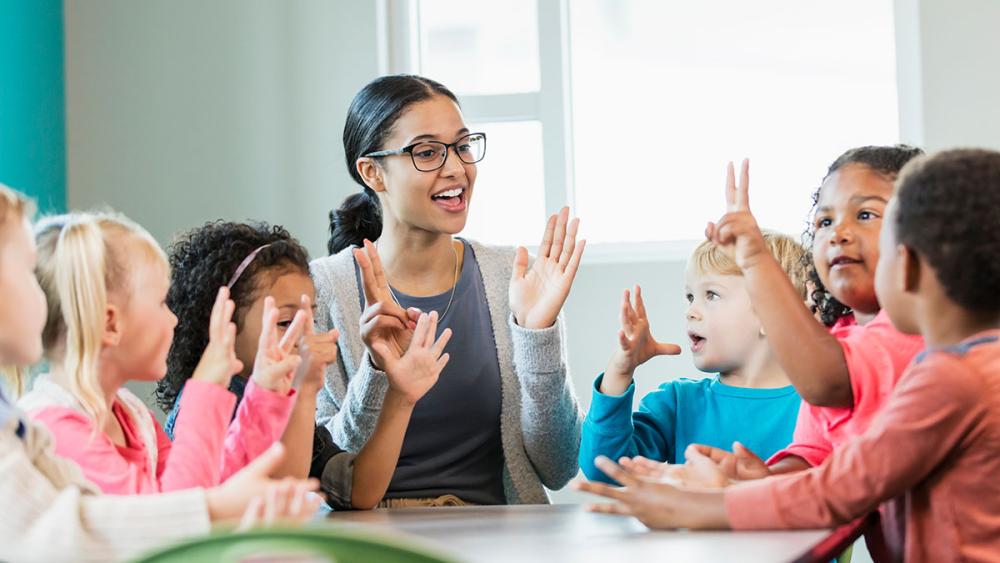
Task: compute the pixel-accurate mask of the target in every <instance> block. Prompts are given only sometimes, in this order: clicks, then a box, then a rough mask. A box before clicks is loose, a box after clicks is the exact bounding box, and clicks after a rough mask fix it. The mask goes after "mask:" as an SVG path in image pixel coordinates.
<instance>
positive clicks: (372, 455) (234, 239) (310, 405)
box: [157, 221, 450, 509]
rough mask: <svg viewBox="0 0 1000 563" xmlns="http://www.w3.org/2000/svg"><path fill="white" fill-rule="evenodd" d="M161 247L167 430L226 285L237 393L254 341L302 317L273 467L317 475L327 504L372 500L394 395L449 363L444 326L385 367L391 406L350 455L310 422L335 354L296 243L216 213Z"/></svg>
mask: <svg viewBox="0 0 1000 563" xmlns="http://www.w3.org/2000/svg"><path fill="white" fill-rule="evenodd" d="M169 256H170V265H171V268H172V272H173V279H172V283H171V287H170V292H169V293H168V295H167V304H168V306H169V307H170V308H171V310H173V311H174V313H175V314H176V315H177V317H178V324H177V328H176V330H175V336H174V342H173V345H172V346H171V348H170V353H169V355H168V359H167V376H166V377H165V378H164V379H163V380H161V381H160V383H159V386H158V388H157V400H158V402H159V404H160V406H161V407H162V408H163V409H164V410H165V411H169V413H170V414H169V417H168V421H167V428H168V431H169V430H170V429H171V428H172V426H173V424H174V423H175V421H176V420H177V416H178V413H179V411H180V409H179V405H180V401H178V400H177V398H178V396H179V395H180V390H181V388H182V387H183V386H184V383H185V381H187V379H188V378H190V377H191V374H192V373H193V370H194V366H195V365H196V364H197V357H198V355H199V354H200V353H201V350H203V349H204V347H205V345H206V343H207V334H206V332H205V330H204V329H203V327H202V325H203V324H204V317H205V316H206V314H207V309H206V303H207V302H208V301H209V300H210V298H211V295H210V293H211V288H212V287H215V286H218V285H226V286H228V287H229V288H230V291H231V296H232V299H233V301H234V302H235V304H236V306H235V309H236V311H235V314H234V315H233V321H234V323H235V324H236V356H237V357H238V358H239V360H240V361H241V362H242V363H243V366H244V367H243V370H242V371H241V372H240V373H238V374H237V375H236V376H234V377H233V379H232V383H231V385H230V390H231V391H233V392H234V393H236V395H237V396H238V397H242V398H243V399H244V400H251V393H252V390H253V388H254V387H255V386H256V383H255V380H254V377H253V372H252V367H253V366H254V365H255V363H257V361H258V359H259V354H260V352H258V343H259V342H261V341H263V340H266V339H268V338H270V339H273V340H277V339H281V340H286V339H287V337H286V334H287V331H292V330H294V328H293V325H294V324H295V323H296V320H295V319H296V317H297V316H304V319H305V320H304V321H303V322H304V325H305V327H304V332H305V334H304V335H303V337H302V339H301V341H298V342H286V344H287V345H288V346H293V347H294V346H297V347H298V348H299V349H300V350H302V351H303V355H304V357H307V358H308V360H307V361H306V363H305V365H303V366H301V369H300V370H299V372H300V373H299V375H298V377H297V381H296V387H297V390H296V391H294V392H293V394H294V395H295V397H294V401H293V403H294V406H291V413H290V415H289V416H287V417H286V419H287V420H288V423H287V426H284V425H281V426H280V427H277V428H272V429H271V430H272V431H273V432H275V434H274V436H273V439H278V438H279V437H280V440H281V441H282V443H283V444H284V445H285V448H286V450H287V452H288V455H287V456H286V458H285V462H284V465H283V466H282V467H281V470H280V472H281V473H283V474H286V475H292V476H296V477H304V476H306V475H307V474H308V475H310V476H313V477H316V478H318V479H320V483H321V489H322V490H323V492H324V493H325V496H326V498H327V501H328V503H329V504H330V505H331V506H333V507H335V508H360V509H367V508H372V507H374V506H375V504H376V503H378V501H379V500H381V498H382V495H383V494H384V493H385V490H386V487H388V485H389V479H390V478H391V477H392V473H393V470H394V469H395V466H396V460H397V459H398V457H399V450H400V448H401V445H402V441H403V435H404V434H405V432H406V427H407V425H408V423H409V418H410V411H409V409H407V408H405V407H404V406H403V405H405V404H406V403H407V401H405V400H401V398H403V397H416V398H419V397H420V396H422V395H423V394H424V393H425V392H426V391H427V390H428V389H430V387H431V386H432V385H433V384H434V383H435V381H436V380H437V376H438V374H439V373H440V370H441V368H442V367H443V366H444V363H446V362H447V354H445V355H443V356H442V354H441V351H443V348H444V343H445V342H447V339H448V337H449V336H450V333H447V334H443V335H442V336H441V338H440V339H439V340H438V341H437V342H434V340H433V338H431V339H427V338H425V339H424V340H422V341H421V342H420V343H418V345H417V346H412V347H411V348H410V350H409V351H408V352H407V354H406V355H405V356H404V358H403V361H402V362H401V363H400V365H399V366H398V369H395V370H393V372H392V373H390V374H389V383H390V391H389V393H388V395H387V400H388V401H389V402H390V403H391V404H394V405H399V408H388V409H385V410H383V412H382V416H381V417H380V419H379V421H378V424H377V428H376V430H375V435H374V437H373V439H372V440H371V441H370V442H369V443H368V444H367V445H366V446H365V447H364V448H362V449H361V450H360V451H359V452H358V453H357V455H354V454H352V453H348V452H345V451H344V450H343V449H341V448H340V447H338V446H337V445H336V444H335V443H334V442H333V440H332V439H331V437H330V434H329V432H328V431H327V430H326V429H325V428H323V427H317V426H316V425H315V421H314V416H315V412H316V396H317V393H318V392H319V390H320V388H321V387H322V386H323V374H324V372H325V370H326V367H327V366H328V365H329V364H333V363H335V362H336V361H337V347H336V343H337V336H338V331H337V330H330V331H327V332H320V333H316V332H315V331H314V330H313V320H312V313H313V305H312V303H313V301H314V300H315V295H316V290H315V288H314V286H313V282H312V279H311V278H310V276H309V257H308V253H307V252H306V250H305V249H304V248H303V247H302V245H301V244H299V242H298V241H297V240H295V239H294V238H293V237H292V236H291V235H290V234H289V233H288V231H287V230H285V229H284V228H282V227H280V226H270V225H267V224H266V223H233V222H223V221H217V222H212V223H208V224H206V225H204V226H202V227H200V228H196V229H193V230H191V231H188V232H185V233H182V234H181V235H180V236H178V238H177V239H176V240H175V241H174V243H173V244H172V245H171V247H170V250H169ZM265 311H267V312H269V313H270V315H271V316H272V318H273V321H274V323H273V324H274V326H275V327H276V331H275V334H271V335H269V334H268V331H267V330H265V329H266V326H267V324H268V323H267V322H265V323H264V326H263V327H262V324H261V319H262V318H264V319H265V320H266V319H267V317H266V315H265ZM416 322H417V324H418V325H419V326H418V327H417V330H418V331H420V330H423V331H424V332H425V333H426V332H430V333H432V334H433V332H434V330H435V329H436V318H432V317H431V316H429V315H424V316H423V318H422V319H418V320H417V321H416ZM304 350H308V352H305V351H304ZM393 397H397V400H393ZM263 410H264V412H261V409H254V408H249V409H240V410H239V411H238V412H237V413H236V415H235V416H236V417H237V419H239V418H240V417H241V416H246V417H255V416H268V413H267V412H266V408H265V409H263Z"/></svg>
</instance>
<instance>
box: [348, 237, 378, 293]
mask: <svg viewBox="0 0 1000 563" xmlns="http://www.w3.org/2000/svg"><path fill="white" fill-rule="evenodd" d="M365 242H368V241H367V240H366V241H365ZM366 248H367V247H366ZM354 261H355V262H357V263H358V269H360V270H361V289H362V290H363V291H364V294H365V305H372V304H374V303H378V301H379V299H378V284H377V283H376V282H375V274H374V273H373V272H372V261H371V260H369V259H368V253H367V252H365V250H364V249H361V248H355V249H354Z"/></svg>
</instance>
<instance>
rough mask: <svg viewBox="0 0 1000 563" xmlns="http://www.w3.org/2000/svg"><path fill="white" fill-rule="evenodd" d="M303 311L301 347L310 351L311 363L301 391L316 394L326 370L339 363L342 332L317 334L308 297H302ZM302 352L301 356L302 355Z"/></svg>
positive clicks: (309, 362) (302, 382)
mask: <svg viewBox="0 0 1000 563" xmlns="http://www.w3.org/2000/svg"><path fill="white" fill-rule="evenodd" d="M301 311H302V312H303V313H304V314H305V319H304V323H303V326H304V329H303V335H302V340H301V342H300V344H299V346H301V347H303V348H304V349H305V350H308V355H309V361H308V364H309V365H307V366H303V367H305V369H306V371H305V375H304V376H303V378H302V381H301V382H299V384H300V386H301V387H300V390H301V392H302V393H303V394H305V393H316V392H317V391H319V389H320V388H321V387H322V386H323V380H324V377H325V375H326V368H327V366H329V365H330V364H334V363H336V362H337V338H338V337H339V336H340V332H339V331H338V330H337V329H333V330H330V331H328V332H316V328H315V325H314V324H313V311H312V302H311V301H310V299H309V296H308V295H303V296H302V307H301ZM303 353H304V350H303V351H300V354H299V355H302V354H303Z"/></svg>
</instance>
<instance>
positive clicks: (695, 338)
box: [688, 332, 705, 354]
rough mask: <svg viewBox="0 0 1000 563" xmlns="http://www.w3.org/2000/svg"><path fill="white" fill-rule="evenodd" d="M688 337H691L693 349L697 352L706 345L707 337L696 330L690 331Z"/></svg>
mask: <svg viewBox="0 0 1000 563" xmlns="http://www.w3.org/2000/svg"><path fill="white" fill-rule="evenodd" d="M688 338H690V339H691V351H692V352H694V353H695V354H697V353H698V352H700V351H701V349H702V348H704V347H705V337H703V336H701V335H699V334H696V333H694V332H688Z"/></svg>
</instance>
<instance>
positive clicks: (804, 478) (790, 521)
mask: <svg viewBox="0 0 1000 563" xmlns="http://www.w3.org/2000/svg"><path fill="white" fill-rule="evenodd" d="M997 475H1000V330H991V331H987V332H983V333H980V334H978V335H975V336H973V337H971V338H969V339H967V340H966V341H965V342H963V343H962V344H960V345H958V346H953V347H950V348H947V349H943V350H939V351H935V352H933V353H930V354H928V355H927V356H926V357H923V358H918V359H917V360H916V361H915V362H914V364H913V365H912V366H911V367H910V368H909V369H908V370H907V371H906V373H905V374H904V375H903V377H902V379H901V380H900V381H899V385H898V387H897V388H896V389H895V391H894V393H893V394H892V396H891V398H890V400H889V402H888V404H887V405H886V407H885V409H883V410H882V411H881V412H880V413H879V414H878V415H877V416H876V417H875V419H874V420H873V421H872V424H871V426H870V428H868V430H867V431H866V432H864V433H863V434H862V435H861V436H859V437H857V438H855V439H854V440H851V441H850V442H849V443H846V444H844V445H843V446H841V447H840V448H838V449H837V451H835V452H834V453H833V454H832V455H831V456H830V457H829V458H828V459H827V460H826V461H825V462H824V463H823V464H822V465H820V466H819V467H815V468H813V469H810V470H807V471H800V472H797V473H792V474H787V475H778V476H775V477H769V478H767V479H762V480H759V481H749V482H745V483H742V484H740V485H736V486H733V487H731V488H729V489H727V490H726V493H725V502H726V512H727V514H728V516H729V521H730V524H731V525H732V527H733V529H773V528H819V527H828V526H833V525H836V524H840V523H844V522H848V521H850V520H852V519H854V518H856V517H858V516H862V515H864V514H866V513H868V512H870V511H871V510H873V509H874V508H875V507H876V506H878V505H879V504H880V503H883V502H885V501H890V500H892V499H894V498H896V497H899V496H900V495H902V496H901V498H900V499H899V502H898V503H896V502H894V504H897V505H898V506H901V507H902V513H903V515H904V518H905V540H904V543H903V550H904V551H903V553H893V554H891V555H892V556H893V558H894V559H898V558H899V557H900V556H902V559H903V560H904V561H908V562H911V563H922V562H938V561H997V560H1000V479H997Z"/></svg>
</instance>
